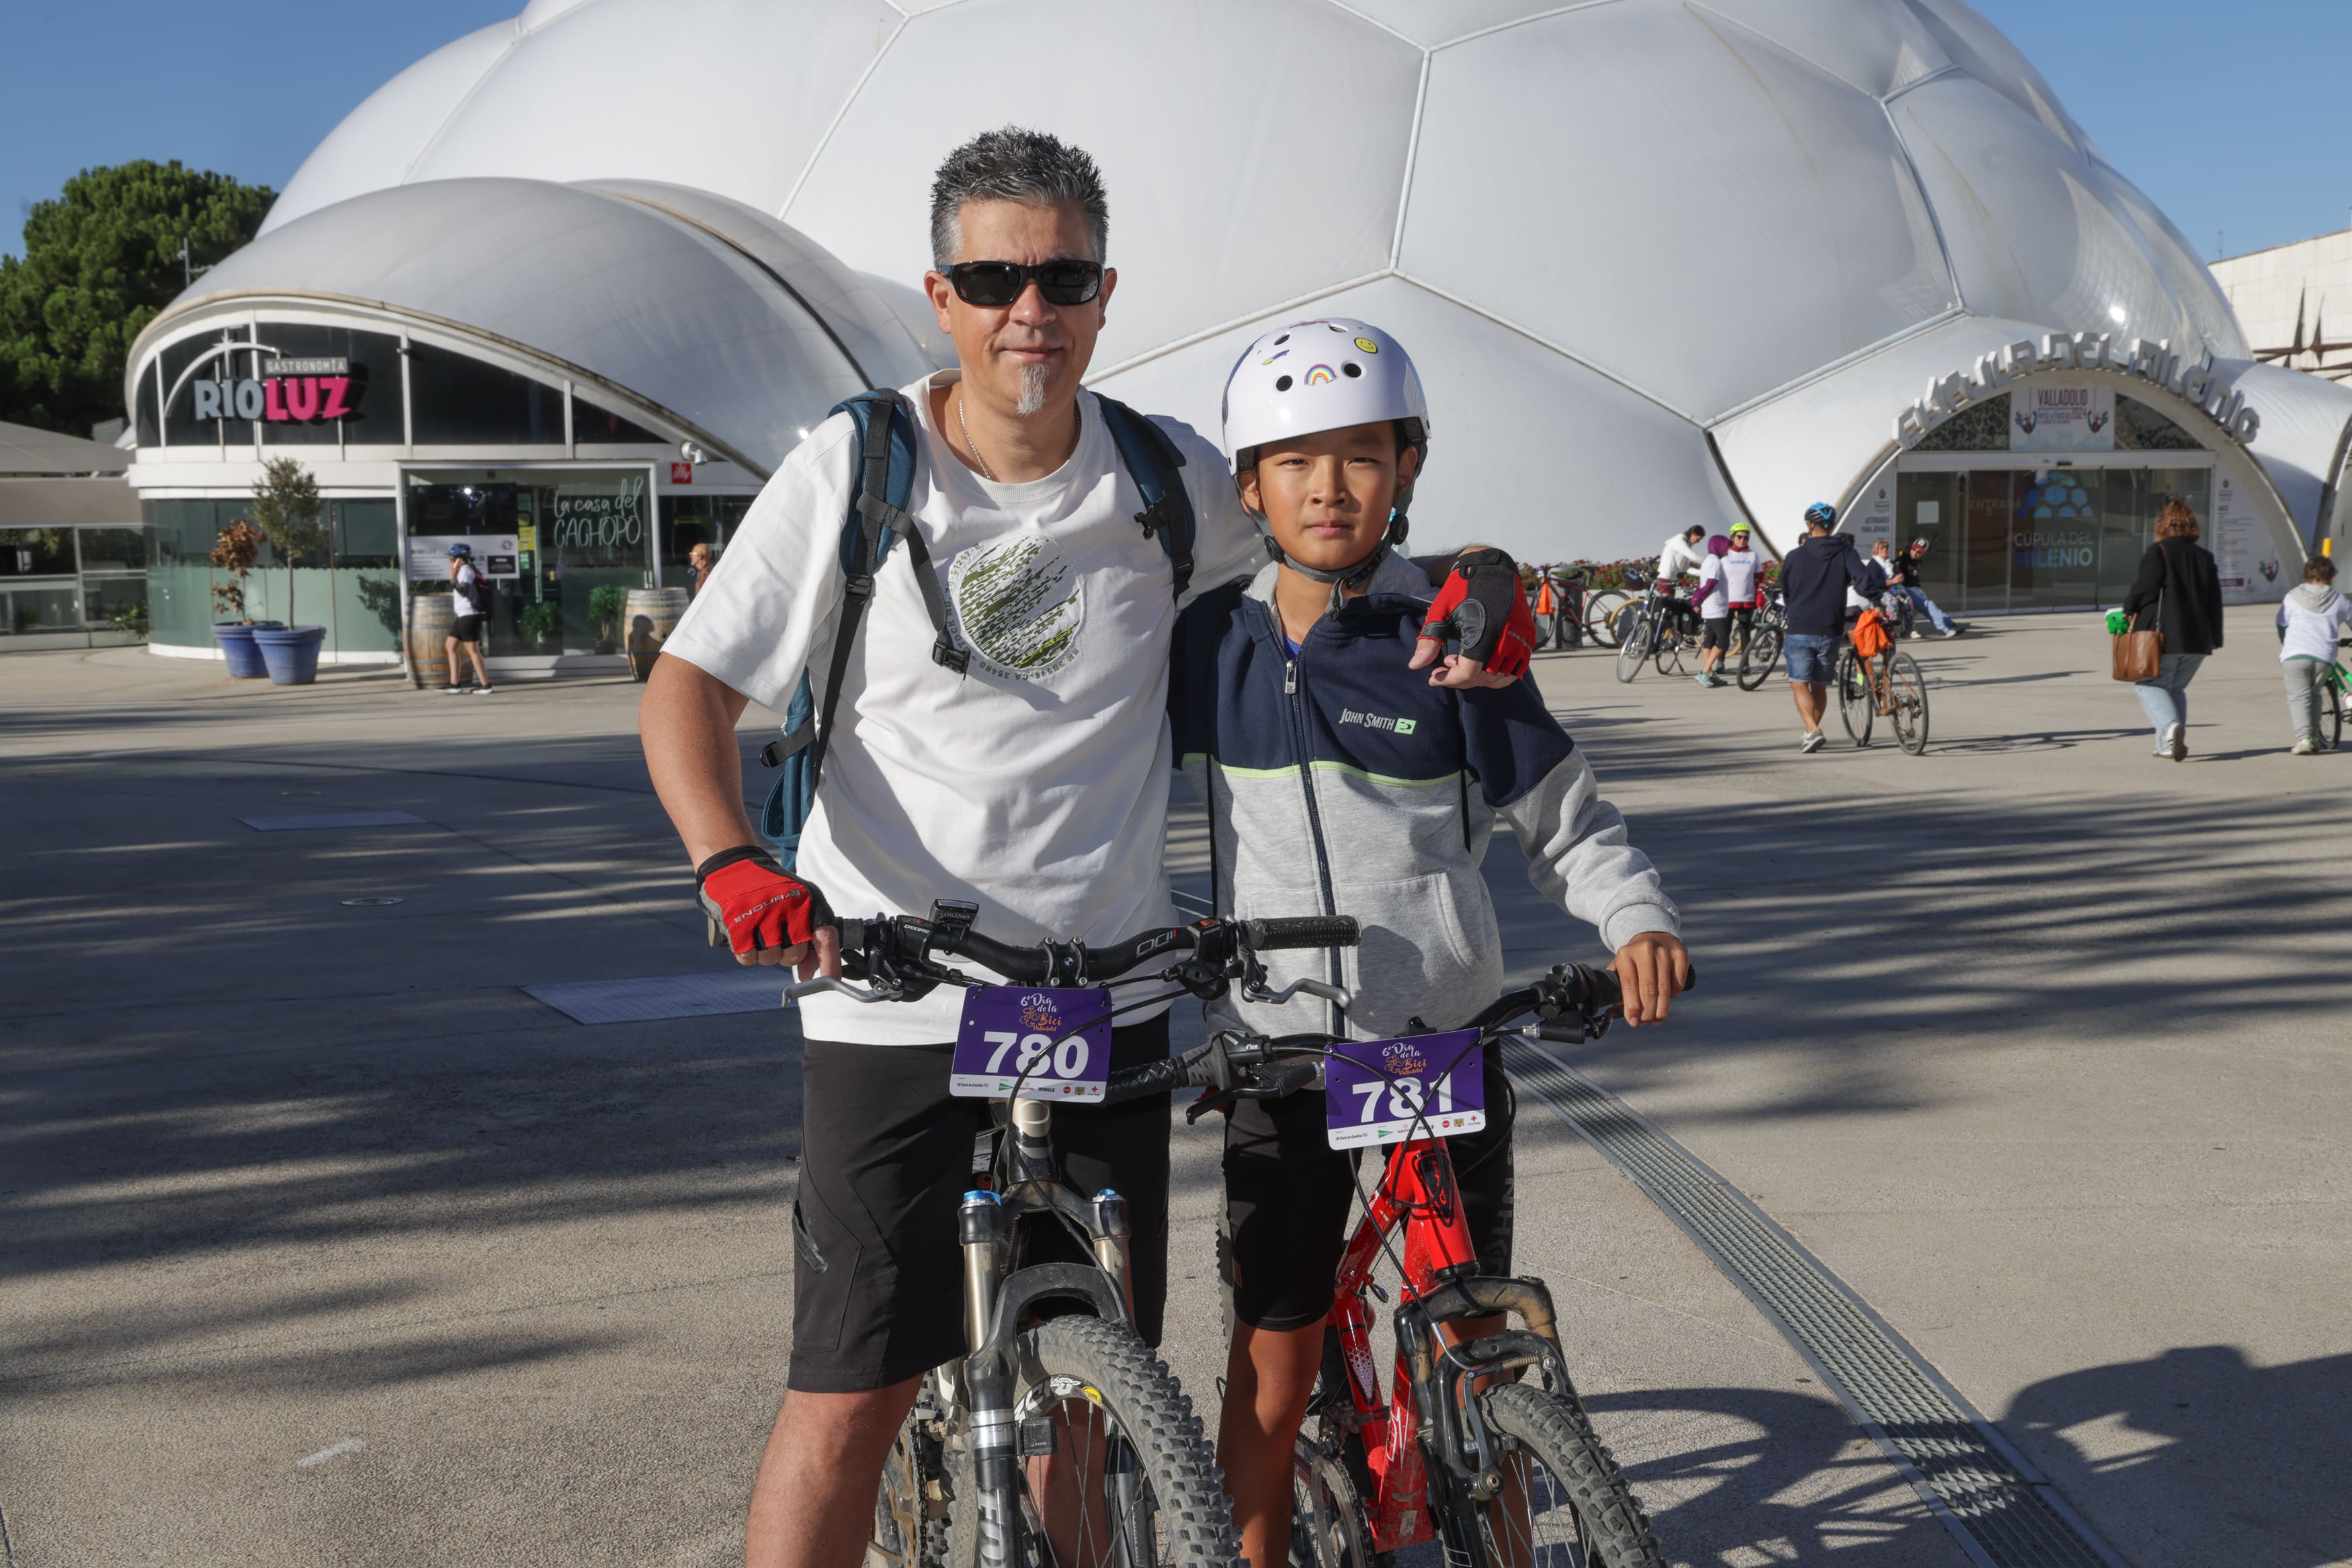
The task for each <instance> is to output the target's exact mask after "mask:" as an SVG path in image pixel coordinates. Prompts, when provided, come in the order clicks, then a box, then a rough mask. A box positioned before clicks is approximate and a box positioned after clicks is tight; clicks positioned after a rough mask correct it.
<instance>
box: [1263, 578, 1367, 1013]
mask: <svg viewBox="0 0 2352 1568" xmlns="http://www.w3.org/2000/svg"><path fill="white" fill-rule="evenodd" d="M1269 613H1270V612H1269ZM1274 631H1275V635H1276V636H1277V637H1280V636H1282V635H1283V630H1282V626H1281V625H1280V623H1279V622H1276V626H1275V628H1274ZM1308 635H1309V636H1312V635H1313V632H1308ZM1306 652H1307V649H1306V644H1305V643H1301V644H1300V645H1299V653H1298V657H1304V656H1305V654H1306ZM1298 657H1286V658H1285V659H1284V661H1283V665H1282V695H1285V696H1286V697H1288V698H1289V699H1290V744H1291V748H1292V750H1293V752H1294V753H1295V754H1296V755H1297V758H1298V788H1299V790H1300V791H1301V793H1303V794H1304V795H1305V796H1306V799H1307V836H1308V838H1309V839H1310V840H1312V841H1313V843H1314V845H1315V881H1316V883H1317V884H1318V886H1319V887H1320V888H1321V889H1322V893H1323V911H1322V912H1323V913H1324V914H1326V915H1337V914H1339V904H1338V901H1337V900H1336V899H1335V898H1334V897H1333V895H1332V893H1331V857H1330V855H1329V853H1328V852H1326V850H1325V849H1324V847H1323V812H1322V810H1321V809H1320V808H1319V807H1318V806H1317V805H1316V803H1315V768H1314V766H1313V758H1312V757H1311V756H1310V754H1309V753H1308V751H1307V704H1306V702H1305V700H1304V699H1302V698H1301V697H1300V696H1299V695H1298ZM1323 978H1324V979H1325V981H1326V982H1327V983H1328V984H1330V985H1334V986H1336V985H1338V984H1339V949H1338V948H1336V947H1327V948H1325V949H1324V951H1323ZM1329 1012H1330V1015H1331V1032H1332V1033H1333V1034H1337V1035H1344V1034H1346V1033H1347V1032H1348V1026H1347V1022H1346V1020H1345V1019H1342V1018H1341V1017H1340V1015H1339V1008H1338V1007H1337V1006H1330V1007H1329Z"/></svg>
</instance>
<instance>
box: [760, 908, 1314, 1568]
mask: <svg viewBox="0 0 2352 1568" xmlns="http://www.w3.org/2000/svg"><path fill="white" fill-rule="evenodd" d="M978 916H979V906H978V905H976V904H968V903H950V902H947V901H941V902H939V903H935V904H932V906H931V912H930V915H929V918H928V919H917V918H915V917H914V916H912V915H897V916H888V917H885V916H880V915H877V916H876V917H875V918H873V919H871V920H844V921H842V922H841V923H840V925H841V942H842V969H843V974H842V976H840V977H824V978H820V979H814V980H808V981H804V982H803V983H801V984H799V985H795V986H793V987H792V988H789V989H788V990H786V992H785V993H784V994H785V996H786V997H787V998H800V997H805V996H811V995H814V994H815V993H817V992H820V991H830V992H835V993H838V994H839V995H842V996H845V997H848V998H852V999H854V1000H856V1001H859V1002H871V1003H885V1002H893V1001H911V1000H913V999H915V998H919V997H921V996H924V995H927V994H929V992H930V991H931V990H932V989H933V988H936V987H938V986H941V985H951V986H960V987H963V988H967V989H968V991H969V993H970V994H969V995H968V996H967V997H966V998H965V1004H964V1027H963V1029H962V1030H961V1031H960V1034H959V1038H958V1040H957V1044H956V1051H955V1055H954V1059H953V1065H952V1068H951V1071H953V1073H954V1074H955V1078H954V1090H955V1092H957V1093H960V1094H969V1095H971V1096H973V1097H978V1098H986V1099H989V1100H991V1101H992V1102H993V1103H994V1110H995V1121H996V1124H997V1129H998V1130H997V1133H996V1134H995V1136H994V1138H993V1151H992V1155H990V1157H989V1158H988V1159H987V1160H986V1162H985V1163H984V1164H983V1165H981V1166H976V1167H975V1168H976V1170H977V1171H978V1172H979V1173H980V1174H978V1175H976V1176H975V1178H974V1181H973V1184H972V1189H971V1191H969V1192H967V1193H966V1194H965V1195H964V1197H963V1203H962V1206H961V1209H960V1211H959V1214H958V1240H959V1244H960V1245H961V1248H962V1250H963V1296H964V1300H963V1308H964V1325H965V1335H966V1339H967V1342H968V1343H969V1344H970V1346H971V1352H970V1354H968V1355H967V1356H966V1357H965V1358H964V1359H962V1360H961V1361H955V1362H950V1363H948V1364H945V1365H943V1366H940V1367H936V1368H934V1369H932V1371H931V1372H930V1373H929V1374H928V1375H926V1376H925V1377H924V1380H923V1385H922V1391H921V1393H920V1394H919V1396H918V1397H917V1400H916V1403H915V1406H914V1409H913V1411H912V1412H911V1413H910V1414H909V1415H908V1418H907V1420H906V1422H905V1424H904V1425H903V1426H902V1427H900V1429H899V1434H898V1442H897V1444H896V1446H895V1447H894V1448H893V1450H892V1452H891V1455H890V1458H889V1461H888V1463H887V1465H886V1467H885V1469H884V1471H883V1478H882V1485H881V1489H880V1491H879V1493H878V1494H877V1497H876V1499H875V1507H874V1527H873V1534H872V1537H871V1541H870V1551H869V1561H874V1560H878V1561H880V1562H882V1563H889V1564H893V1565H895V1568H926V1565H941V1564H954V1565H955V1568H1044V1565H1045V1564H1054V1563H1061V1564H1093V1563H1117V1564H1118V1568H1152V1565H1156V1564H1171V1565H1175V1564H1182V1565H1186V1568H1231V1564H1232V1563H1233V1562H1234V1559H1235V1558H1236V1557H1237V1556H1238V1555H1239V1544H1238V1542H1237V1540H1236V1538H1235V1536H1234V1528H1233V1518H1232V1511H1231V1508H1230V1506H1229V1505H1228V1503H1227V1501H1226V1499H1225V1495H1224V1487H1223V1480H1222V1479H1221V1478H1220V1476H1219V1474H1218V1471H1217V1469H1216V1461H1215V1454H1214V1451H1213V1448H1211V1446H1210V1444H1209V1442H1208V1439H1207V1438H1206V1437H1205V1436H1204V1435H1203V1433H1202V1425H1201V1421H1200V1419H1199V1417H1198V1416H1195V1415H1194V1414H1193V1413H1192V1402H1191V1401H1190V1400H1189V1399H1188V1398H1187V1397H1186V1396H1185V1395H1184V1393H1183V1391H1182V1389H1181V1388H1180V1387H1179V1386H1178V1385H1177V1383H1176V1380H1175V1378H1174V1377H1173V1376H1172V1375H1170V1373H1169V1371H1168V1368H1167V1366H1166V1364H1164V1363H1163V1362H1162V1361H1161V1360H1160V1357H1159V1356H1158V1355H1157V1354H1154V1353H1153V1352H1152V1351H1151V1350H1150V1347H1148V1346H1146V1345H1145V1344H1144V1343H1143V1342H1142V1341H1141V1340H1140V1339H1139V1338H1138V1337H1137V1336H1136V1334H1135V1332H1134V1329H1133V1327H1132V1326H1131V1324H1132V1318H1133V1313H1132V1301H1133V1296H1132V1290H1131V1287H1130V1284H1129V1251H1128V1238H1129V1227H1128V1218H1127V1203H1126V1200H1125V1199H1124V1198H1122V1197H1120V1196H1119V1195H1118V1193H1116V1192H1111V1191H1108V1190H1106V1191H1102V1192H1097V1193H1094V1194H1091V1195H1087V1194H1083V1193H1079V1192H1076V1191H1074V1190H1073V1189H1071V1188H1070V1187H1069V1186H1066V1184H1065V1183H1064V1182H1063V1180H1062V1178H1061V1174H1060V1167H1059V1165H1058V1163H1057V1161H1056V1160H1055V1155H1054V1147H1053V1117H1054V1111H1053V1102H1054V1101H1055V1100H1056V1099H1060V1100H1064V1101H1066V1102H1070V1103H1115V1102H1118V1101H1123V1100H1129V1099H1137V1098H1140V1097H1142V1096H1145V1095H1148V1094H1152V1093H1166V1092H1168V1089H1169V1087H1170V1084H1169V1082H1164V1081H1163V1080H1164V1079H1165V1077H1166V1073H1165V1071H1164V1070H1165V1069H1166V1068H1167V1067H1168V1064H1167V1063H1164V1062H1159V1063H1153V1064H1152V1065H1151V1067H1150V1068H1149V1069H1137V1070H1134V1071H1129V1072H1125V1073H1121V1074H1119V1075H1118V1077H1117V1078H1113V1077H1112V1075H1111V1074H1110V1072H1109V1056H1110V1024H1111V1019H1112V1018H1113V1017H1114V1016H1115V1015H1116V1014H1118V1013H1121V1012H1127V1011H1130V1010H1133V1009H1138V1008H1143V1007H1149V1006H1152V1005H1155V1004H1157V1003H1160V1002H1164V1001H1166V1000H1169V999H1170V998H1171V997H1173V996H1176V995H1180V994H1182V993H1184V992H1187V991H1189V992H1190V993H1191V994H1192V995H1194V996H1199V997H1202V998H1217V997H1222V996H1223V995H1224V994H1225V992H1226V990H1227V989H1228V988H1230V987H1231V986H1232V985H1233V984H1234V982H1236V981H1238V982H1240V983H1241V985H1242V988H1243V991H1242V994H1243V995H1244V997H1245V998H1250V999H1253V1000H1260V1001H1276V1002H1279V1001H1286V1000H1288V999H1289V998H1291V997H1292V996H1295V995H1297V994H1298V993H1299V992H1301V991H1305V992H1308V993H1311V994H1314V995H1318V996H1323V997H1326V998H1328V999H1331V1000H1336V1001H1339V1002H1341V1003H1342V1004H1343V1005H1344V1003H1345V1001H1346V1000H1347V993H1346V992H1345V991H1344V990H1342V989H1341V988H1338V987H1330V986H1325V985H1323V984H1322V983H1321V982H1319V981H1312V980H1300V981H1297V982H1295V983H1294V984H1292V985H1290V986H1286V987H1285V988H1283V989H1281V990H1279V991H1269V990H1268V989H1267V988H1266V987H1265V967H1263V966H1262V965H1261V964H1259V963H1258V961H1257V958H1256V954H1258V953H1259V952H1263V951H1269V950H1272V949H1276V948H1282V947H1336V946H1353V945H1354V944H1355V942H1356V939H1357V928H1356V923H1355V922H1354V921H1353V920H1349V919H1347V918H1345V917H1340V916H1310V917H1307V918H1304V919H1297V920H1253V921H1231V920H1202V921H1198V922H1196V923H1194V924H1193V925H1181V926H1175V927H1171V928H1169V929H1166V930H1160V931H1149V932H1145V933H1143V934H1141V935H1139V936H1134V937H1131V938H1129V940H1127V941H1125V942H1121V943H1118V944H1115V945H1113V946H1108V947H1088V946H1083V945H1081V944H1078V943H1076V942H1046V943H1044V944H1041V945H1036V946H1013V945H1012V944H1009V943H1003V942H998V941H995V940H993V939H992V938H990V937H987V936H982V934H981V933H980V932H978V931H975V930H973V929H972V926H973V923H974V922H975V920H976V919H977V918H978ZM942 956H961V957H966V958H971V959H973V960H975V961H977V962H979V963H982V964H984V965H986V966H987V967H989V968H991V969H992V970H994V971H995V972H996V973H997V974H999V975H1002V976H1004V977H1007V978H1009V979H1012V980H1013V981H1014V982H1015V984H1013V985H1012V986H993V985H986V984H983V983H982V982H981V981H979V980H977V979H975V978H974V977H971V976H970V975H967V974H964V973H962V972H961V971H959V970H956V969H953V968H950V967H948V966H947V965H945V964H943V963H941V962H940V958H941V957H942ZM1147 966H1150V967H1151V968H1152V969H1153V970H1154V971H1155V972H1154V973H1153V974H1151V975H1149V976H1145V977H1141V978H1143V979H1147V980H1149V979H1156V980H1159V981H1162V982H1167V983H1169V984H1170V985H1171V986H1172V987H1173V989H1171V990H1166V991H1161V992H1159V993H1156V994H1154V995H1150V996H1146V997H1141V998H1134V999H1130V1000H1126V1001H1122V1002H1118V1003H1113V1002H1112V1000H1111V998H1110V991H1109V988H1108V987H1109V984H1110V983H1113V982H1118V981H1119V980H1120V979H1121V977H1125V976H1127V975H1129V973H1130V972H1131V971H1134V970H1137V969H1140V968H1143V967H1147ZM860 981H862V982H864V983H863V984H860V983H859V982H860ZM1046 1221H1051V1222H1053V1223H1056V1224H1059V1225H1061V1226H1062V1227H1064V1228H1066V1229H1067V1230H1068V1231H1069V1232H1070V1233H1071V1234H1072V1235H1073V1236H1075V1237H1076V1238H1077V1239H1079V1240H1080V1241H1081V1242H1082V1243H1083V1244H1084V1245H1085V1247H1086V1249H1087V1251H1088V1252H1090V1253H1091V1254H1092V1256H1093V1259H1094V1263H1093V1266H1091V1267H1088V1266H1087V1265H1085V1264H1078V1263H1053V1262H1024V1252H1025V1243H1026V1241H1027V1239H1028V1237H1029V1233H1030V1230H1031V1228H1033V1227H1034V1226H1035V1225H1037V1224H1039V1223H1042V1222H1046ZM1047 1308H1052V1309H1055V1310H1056V1311H1057V1312H1058V1315H1055V1313H1052V1312H1047V1311H1045V1310H1044V1309H1047Z"/></svg>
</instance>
